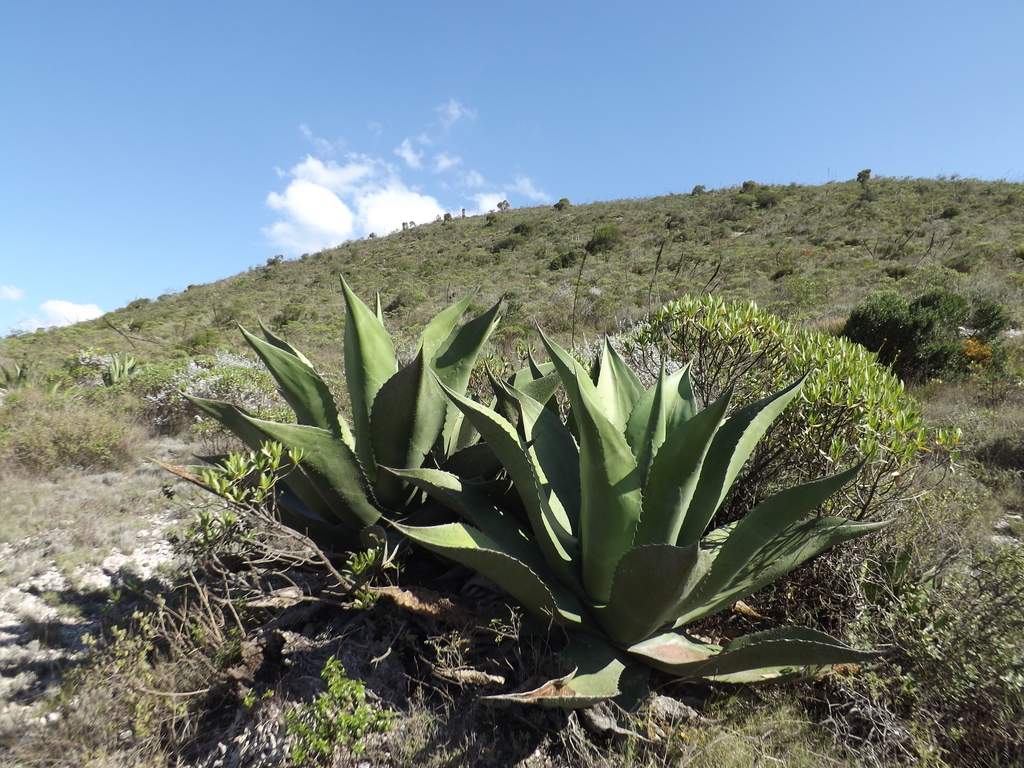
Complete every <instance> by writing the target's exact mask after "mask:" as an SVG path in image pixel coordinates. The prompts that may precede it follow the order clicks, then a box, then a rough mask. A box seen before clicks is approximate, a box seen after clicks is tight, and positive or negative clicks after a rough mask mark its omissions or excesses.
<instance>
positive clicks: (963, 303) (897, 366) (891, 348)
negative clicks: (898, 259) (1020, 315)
mask: <svg viewBox="0 0 1024 768" xmlns="http://www.w3.org/2000/svg"><path fill="white" fill-rule="evenodd" d="M970 311H971V307H970V303H969V302H968V301H967V299H965V298H964V297H963V296H959V295H957V294H955V293H952V292H950V291H946V290H942V289H938V290H934V291H930V292H928V293H926V294H923V295H922V296H919V297H918V298H916V299H914V300H913V301H911V302H907V301H906V300H905V299H903V298H902V297H901V296H899V295H897V294H895V293H892V292H884V293H880V294H876V295H874V296H871V297H869V298H868V299H866V300H865V301H864V302H863V303H862V304H860V305H858V306H857V307H855V308H854V310H853V312H851V313H850V317H849V319H848V320H847V321H846V327H845V328H844V329H843V336H844V337H845V338H847V339H849V340H850V341H852V342H854V343H856V344H861V345H863V346H864V347H866V348H867V349H869V350H871V351H872V352H875V353H876V354H877V355H878V359H879V361H880V362H882V363H885V364H886V365H889V366H890V367H891V368H892V370H893V372H894V373H895V374H896V375H897V376H899V377H900V378H901V379H903V380H904V381H910V382H921V381H927V380H928V379H932V378H935V377H937V376H947V377H948V376H956V375H959V374H961V373H963V372H965V371H966V370H967V360H966V358H965V356H964V354H963V340H962V339H961V336H960V326H962V325H964V324H965V323H967V319H968V316H969V315H970ZM991 311H992V309H991V307H989V306H988V305H986V309H985V311H984V312H983V314H982V319H983V320H987V319H988V318H991ZM992 320H993V321H997V320H998V318H992Z"/></svg>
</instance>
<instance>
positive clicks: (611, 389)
mask: <svg viewBox="0 0 1024 768" xmlns="http://www.w3.org/2000/svg"><path fill="white" fill-rule="evenodd" d="M643 394H644V386H643V384H641V383H640V379H639V378H638V377H637V375H636V374H635V373H633V370H632V369H631V368H630V367H629V366H628V365H626V363H625V362H624V361H623V359H622V358H621V357H619V353H618V352H616V351H615V349H614V347H612V345H611V344H609V343H608V337H607V336H606V337H605V339H604V350H603V352H602V355H601V365H600V369H599V371H598V375H597V403H598V404H599V405H600V406H601V411H602V412H603V413H604V415H605V417H607V419H608V421H610V422H611V423H612V424H614V425H615V427H616V429H618V430H619V431H620V432H624V431H625V430H626V423H627V422H628V421H629V415H630V413H632V412H633V407H634V406H635V405H636V404H637V401H638V400H639V399H640V398H641V396H642V395H643Z"/></svg>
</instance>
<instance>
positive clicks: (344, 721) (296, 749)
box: [285, 656, 394, 765]
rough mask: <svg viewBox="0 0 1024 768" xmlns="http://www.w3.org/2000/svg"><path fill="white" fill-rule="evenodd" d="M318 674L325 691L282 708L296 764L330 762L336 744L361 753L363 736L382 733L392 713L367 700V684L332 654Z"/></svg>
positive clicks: (387, 725)
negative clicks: (301, 703)
mask: <svg viewBox="0 0 1024 768" xmlns="http://www.w3.org/2000/svg"><path fill="white" fill-rule="evenodd" d="M320 676H321V677H322V678H323V679H324V682H325V683H326V684H327V692H326V693H323V694H321V695H320V696H317V697H316V698H315V699H314V700H313V701H311V702H310V703H309V704H305V705H303V706H301V707H298V708H297V709H290V710H288V711H287V712H285V730H286V731H287V733H288V735H289V736H291V738H292V741H291V759H292V760H293V761H295V764H296V765H331V764H332V760H333V757H334V752H335V749H336V748H338V747H347V748H348V749H350V750H351V751H352V752H354V753H356V754H362V753H363V750H364V749H365V748H366V746H365V744H364V743H363V739H365V738H366V736H367V735H369V734H371V733H385V732H386V731H387V730H388V729H389V728H390V727H391V720H392V718H393V717H394V712H392V711H391V710H390V709H376V708H374V707H372V706H370V705H369V704H367V703H366V686H365V685H364V684H363V683H362V682H361V681H359V680H352V679H351V678H349V677H348V674H347V673H346V671H345V667H344V666H342V663H341V662H340V661H338V659H337V658H335V657H334V656H332V657H331V658H329V659H328V660H327V663H326V664H324V668H323V671H322V672H321V673H320Z"/></svg>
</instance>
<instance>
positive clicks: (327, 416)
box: [241, 323, 341, 437]
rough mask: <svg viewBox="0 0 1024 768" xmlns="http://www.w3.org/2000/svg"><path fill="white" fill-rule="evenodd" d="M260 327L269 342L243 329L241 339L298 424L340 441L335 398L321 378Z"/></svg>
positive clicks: (289, 347)
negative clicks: (267, 373)
mask: <svg viewBox="0 0 1024 768" xmlns="http://www.w3.org/2000/svg"><path fill="white" fill-rule="evenodd" d="M260 327H261V328H263V333H264V335H265V336H267V337H268V341H261V340H260V339H258V338H256V337H255V336H253V335H252V334H251V333H249V332H248V331H246V330H245V329H244V328H242V329H241V330H242V335H243V336H244V337H245V340H246V341H247V342H249V346H250V347H252V348H253V349H254V350H255V351H256V354H257V355H259V356H260V359H261V360H263V362H264V363H265V364H266V366H267V368H268V369H269V370H270V373H271V374H273V376H274V378H275V379H276V380H277V383H278V386H279V387H280V388H281V394H282V395H283V396H284V399H285V400H287V401H288V405H290V406H291V407H292V410H293V411H295V417H296V418H297V419H298V422H299V424H306V425H309V426H311V427H320V429H326V430H328V431H329V432H333V433H334V434H335V435H337V436H338V437H341V416H340V414H339V413H338V407H337V406H336V405H335V404H334V396H333V395H331V390H330V389H328V387H327V384H326V383H324V380H323V379H322V378H320V374H318V373H317V372H316V371H315V370H314V369H313V366H312V365H310V364H309V361H308V360H306V359H305V358H304V357H299V356H298V355H296V354H295V352H294V351H292V348H291V346H290V345H288V349H284V348H283V345H284V342H282V341H281V340H280V339H277V338H276V337H275V336H274V335H273V334H271V333H270V331H268V330H267V329H266V328H265V327H263V324H262V323H260ZM269 339H273V340H274V341H269ZM274 342H277V343H274Z"/></svg>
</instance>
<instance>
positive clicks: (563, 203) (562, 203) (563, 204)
mask: <svg viewBox="0 0 1024 768" xmlns="http://www.w3.org/2000/svg"><path fill="white" fill-rule="evenodd" d="M553 207H554V209H555V210H556V211H564V210H567V209H568V208H571V207H572V203H570V202H569V198H568V197H563V198H562V199H561V200H559V201H558V202H557V203H555V204H554V206H553Z"/></svg>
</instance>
